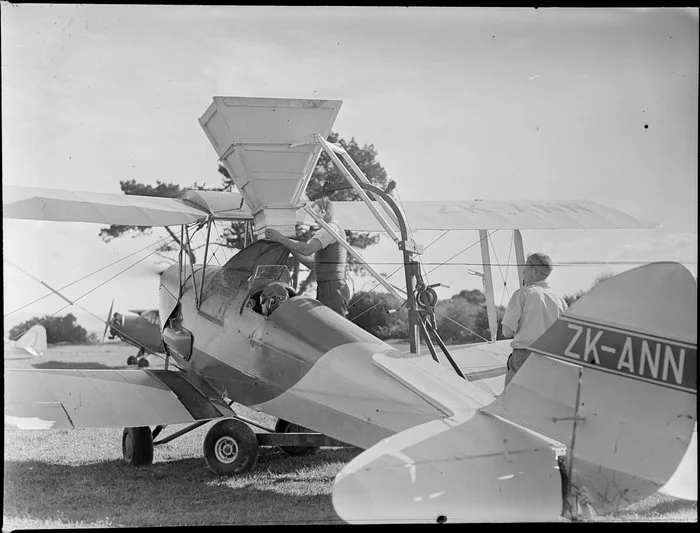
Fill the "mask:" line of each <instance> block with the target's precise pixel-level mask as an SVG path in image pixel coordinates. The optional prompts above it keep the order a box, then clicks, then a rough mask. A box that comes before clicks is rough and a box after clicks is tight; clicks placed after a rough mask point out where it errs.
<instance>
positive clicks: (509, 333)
mask: <svg viewBox="0 0 700 533" xmlns="http://www.w3.org/2000/svg"><path fill="white" fill-rule="evenodd" d="M501 333H503V336H504V337H505V338H507V339H510V338H512V337H513V335H515V332H514V331H513V330H512V329H510V328H509V327H508V326H504V325H503V323H501Z"/></svg>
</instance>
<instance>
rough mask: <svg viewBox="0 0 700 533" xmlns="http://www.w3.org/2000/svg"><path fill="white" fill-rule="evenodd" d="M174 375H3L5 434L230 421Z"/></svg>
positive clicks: (209, 396) (219, 406)
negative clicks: (223, 419) (12, 430)
mask: <svg viewBox="0 0 700 533" xmlns="http://www.w3.org/2000/svg"><path fill="white" fill-rule="evenodd" d="M203 388H206V387H202V384H199V386H198V387H195V386H194V385H193V384H192V383H191V382H190V381H188V380H187V379H186V378H185V377H184V375H183V374H182V373H181V372H174V371H170V370H51V369H42V370H38V369H32V370H19V369H18V370H10V369H8V370H5V429H70V428H84V427H139V426H153V425H159V424H183V423H190V422H194V421H197V420H210V419H214V418H219V417H222V416H232V413H233V412H232V411H231V410H230V409H228V407H227V406H226V405H225V404H223V403H222V402H220V401H217V400H216V397H215V393H213V391H209V390H205V391H203V390H202V389H203Z"/></svg>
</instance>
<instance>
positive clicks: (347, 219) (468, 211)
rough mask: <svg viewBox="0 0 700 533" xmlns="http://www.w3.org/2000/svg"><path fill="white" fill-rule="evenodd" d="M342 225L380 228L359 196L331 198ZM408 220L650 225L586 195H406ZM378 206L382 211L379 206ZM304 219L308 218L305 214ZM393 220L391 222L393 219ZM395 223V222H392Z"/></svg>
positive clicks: (439, 224) (422, 225) (511, 225)
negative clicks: (507, 197)
mask: <svg viewBox="0 0 700 533" xmlns="http://www.w3.org/2000/svg"><path fill="white" fill-rule="evenodd" d="M334 204H335V216H336V218H337V219H338V222H339V223H340V225H341V226H343V228H344V229H346V230H354V231H372V232H379V231H385V230H384V228H383V227H382V226H381V224H380V223H379V221H378V220H377V219H376V218H375V217H374V216H373V215H372V213H371V211H370V210H369V208H368V207H367V206H366V205H365V203H364V202H340V201H338V202H334ZM401 205H402V206H403V209H404V214H405V217H406V220H407V221H408V224H409V225H410V227H411V229H412V230H413V231H418V230H480V229H483V230H488V229H597V228H651V227H656V226H658V224H656V223H654V222H649V221H644V220H638V219H636V218H633V217H631V216H629V215H627V214H625V213H623V212H621V211H618V210H617V209H613V208H611V207H607V206H604V205H601V204H598V203H595V202H590V201H587V200H549V201H540V202H537V201H530V200H513V201H502V202H501V201H486V200H484V201H469V200H464V201H405V202H402V204H401ZM380 212H383V211H381V209H380ZM303 220H304V222H305V223H306V224H312V223H313V220H312V219H311V217H310V216H308V215H306V217H305V218H304V219H303ZM392 225H393V224H392ZM394 228H395V226H394Z"/></svg>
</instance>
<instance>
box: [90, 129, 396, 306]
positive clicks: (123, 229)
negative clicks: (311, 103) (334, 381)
mask: <svg viewBox="0 0 700 533" xmlns="http://www.w3.org/2000/svg"><path fill="white" fill-rule="evenodd" d="M328 142H330V143H337V144H340V145H341V146H342V147H343V148H344V149H345V150H346V151H347V152H348V154H349V155H350V157H352V159H353V161H355V163H356V164H357V166H358V167H359V168H360V169H361V170H362V172H363V173H364V175H365V176H366V177H367V179H368V180H369V181H370V182H371V183H372V184H373V185H375V186H377V187H379V188H382V189H384V188H386V186H387V184H388V181H389V180H388V177H387V173H386V171H385V170H384V168H383V167H382V165H381V164H380V163H379V162H378V161H377V155H378V154H377V150H376V149H375V148H374V145H372V144H370V145H367V144H365V145H364V146H362V147H360V145H359V144H358V143H357V141H356V140H355V138H354V137H353V138H351V139H350V141H346V140H345V139H343V138H341V137H340V136H339V135H338V133H335V132H331V134H330V135H329V136H328ZM218 171H219V173H220V174H221V175H222V185H221V187H219V188H205V187H204V186H199V185H197V184H194V185H193V187H192V188H195V189H199V190H219V191H221V190H231V188H232V187H234V186H235V185H234V183H233V179H232V178H231V176H230V175H229V174H228V171H227V170H226V168H225V167H223V166H222V165H221V164H219V167H218ZM345 183H346V180H345V178H344V177H343V176H342V174H341V173H340V171H339V170H338V168H337V167H336V166H335V165H334V164H333V162H332V161H331V158H330V157H329V156H328V155H327V154H326V153H325V152H323V151H322V152H321V156H320V157H319V159H318V163H317V165H316V168H315V169H314V172H313V174H312V175H311V178H310V180H309V184H308V186H307V189H306V192H307V196H308V197H309V199H310V200H311V201H313V202H315V201H317V200H318V199H320V198H321V195H322V191H323V186H324V184H331V185H339V184H345ZM119 184H120V186H121V189H122V191H123V192H124V193H125V194H138V195H145V196H164V197H168V198H175V197H178V196H180V195H181V194H182V190H181V189H180V187H179V186H178V185H176V184H173V183H163V182H161V181H157V182H156V184H157V185H156V186H155V187H153V186H151V185H145V184H142V183H138V182H137V181H136V180H133V179H132V180H129V181H120V182H119ZM331 199H333V200H356V199H359V195H358V194H357V193H356V192H355V190H354V189H352V188H351V189H347V190H339V191H337V192H335V193H333V194H332V196H331ZM166 229H167V230H168V232H169V233H170V235H171V236H172V237H173V240H175V242H177V243H178V245H179V244H180V240H179V238H178V237H177V235H176V234H175V233H174V232H173V231H171V230H170V229H169V228H166ZM148 231H149V228H147V227H137V226H118V225H112V226H110V227H109V228H102V229H101V230H100V237H102V239H103V240H104V241H105V242H109V241H111V240H113V239H116V238H118V237H121V236H123V235H125V234H127V233H130V234H133V235H139V234H143V233H146V232H148ZM313 231H314V230H310V229H304V228H302V227H301V226H297V229H296V238H297V239H299V240H308V239H309V238H310V236H311V234H312V233H313ZM345 234H346V238H347V240H348V244H350V245H351V246H352V247H353V248H356V249H364V248H366V247H368V246H370V245H372V244H375V243H377V242H378V241H379V235H377V234H375V235H372V234H370V233H360V232H351V231H346V232H345ZM244 242H245V224H244V223H242V222H232V223H231V224H230V226H228V227H227V229H226V230H225V231H224V235H223V237H222V239H221V242H220V244H221V245H222V246H226V247H228V248H234V249H239V250H240V249H242V248H243V244H244ZM191 259H192V262H193V263H194V262H195V261H194V256H192V257H191ZM348 268H349V269H350V271H351V272H355V273H358V272H359V271H360V268H361V267H360V265H359V264H358V263H357V261H356V260H355V259H354V258H353V257H352V256H350V255H348ZM313 281H314V276H313V272H311V273H310V274H309V276H308V277H307V278H306V279H305V280H303V281H302V283H301V284H300V287H299V293H303V292H304V291H305V290H306V289H307V288H308V287H309V286H310V284H311V283H312V282H313Z"/></svg>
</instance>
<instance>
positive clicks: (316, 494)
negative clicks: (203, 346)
mask: <svg viewBox="0 0 700 533" xmlns="http://www.w3.org/2000/svg"><path fill="white" fill-rule="evenodd" d="M357 453H359V450H356V449H351V448H349V449H342V448H341V449H333V448H328V449H321V450H319V452H318V453H316V454H315V455H311V456H304V457H289V456H287V455H285V454H284V453H282V452H281V451H279V450H278V449H276V448H261V450H260V457H259V460H258V464H257V466H256V468H255V469H254V470H253V471H252V472H250V473H246V474H241V475H238V476H230V477H221V476H216V475H215V474H213V473H212V472H211V471H209V470H208V469H207V468H206V466H205V463H204V460H203V459H202V458H188V459H180V460H175V461H166V462H156V463H154V464H152V465H150V466H147V467H133V466H130V465H127V464H125V463H124V462H123V461H121V460H111V461H105V462H99V463H93V464H85V465H69V464H51V463H47V462H44V461H35V460H31V461H6V462H5V491H4V502H3V503H4V505H3V508H4V509H3V516H4V519H5V521H6V522H8V523H10V524H11V523H12V521H13V519H14V520H22V519H23V518H31V519H32V520H40V521H46V522H47V523H51V522H56V521H60V522H61V523H66V524H78V525H80V524H85V525H90V524H106V525H109V526H126V527H143V526H147V527H148V526H151V527H152V526H178V525H187V526H195V525H224V524H225V525H230V524H247V525H267V524H336V523H340V522H341V521H340V519H339V518H338V516H337V515H336V514H335V511H334V510H333V505H332V501H331V494H330V491H331V488H332V482H333V478H334V477H335V474H336V473H337V471H338V470H339V469H340V468H341V467H342V464H345V462H347V461H349V460H350V459H352V457H354V456H355V455H357Z"/></svg>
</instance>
